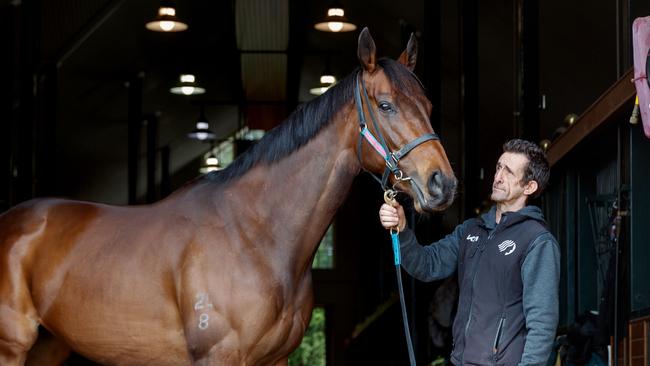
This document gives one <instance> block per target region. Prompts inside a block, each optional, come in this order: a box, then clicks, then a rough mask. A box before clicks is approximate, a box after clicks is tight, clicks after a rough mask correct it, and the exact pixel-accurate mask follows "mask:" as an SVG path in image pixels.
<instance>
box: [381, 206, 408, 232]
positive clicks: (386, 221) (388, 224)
mask: <svg viewBox="0 0 650 366" xmlns="http://www.w3.org/2000/svg"><path fill="white" fill-rule="evenodd" d="M379 221H381V225H382V226H383V227H385V228H386V229H391V228H395V227H396V226H397V227H398V230H399V231H402V230H404V228H405V227H406V218H405V216H404V209H403V208H402V206H401V205H400V204H399V203H397V202H395V206H391V205H389V204H387V203H384V204H383V205H381V208H380V209H379Z"/></svg>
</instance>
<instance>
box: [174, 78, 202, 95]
mask: <svg viewBox="0 0 650 366" xmlns="http://www.w3.org/2000/svg"><path fill="white" fill-rule="evenodd" d="M169 91H170V92H171V93H172V94H182V95H197V94H203V93H205V89H204V88H202V87H200V86H199V85H198V84H197V83H196V78H195V77H194V75H192V74H181V76H180V81H179V82H178V84H176V85H175V86H174V87H173V88H171V89H169Z"/></svg>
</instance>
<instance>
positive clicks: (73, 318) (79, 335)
mask: <svg viewBox="0 0 650 366" xmlns="http://www.w3.org/2000/svg"><path fill="white" fill-rule="evenodd" d="M175 313H177V311H176V309H174V308H173V307H170V306H167V305H164V306H161V304H160V303H157V304H155V303H152V304H151V306H149V307H141V306H132V305H127V306H124V304H120V303H112V304H110V305H102V304H98V303H95V302H93V301H89V302H86V301H62V302H60V303H58V304H57V305H55V306H54V308H53V309H52V311H51V312H50V314H48V316H46V317H44V318H43V319H42V323H43V325H45V326H46V327H47V328H48V329H49V330H50V331H51V332H53V333H54V334H56V335H57V336H59V337H60V338H62V339H63V340H64V341H65V342H66V343H67V344H68V345H70V346H71V347H72V349H73V350H75V351H76V352H78V353H80V354H81V355H83V356H85V357H87V358H89V359H92V360H94V361H96V362H99V363H101V364H106V365H190V364H191V363H190V359H189V356H188V353H187V346H186V342H185V338H184V335H183V329H182V328H181V327H179V325H178V323H177V322H176V321H175V317H174V316H170V314H175Z"/></svg>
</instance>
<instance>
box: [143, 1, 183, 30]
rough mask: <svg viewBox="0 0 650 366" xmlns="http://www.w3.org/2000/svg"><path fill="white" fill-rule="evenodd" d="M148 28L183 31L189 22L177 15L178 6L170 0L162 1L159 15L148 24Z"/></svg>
mask: <svg viewBox="0 0 650 366" xmlns="http://www.w3.org/2000/svg"><path fill="white" fill-rule="evenodd" d="M146 27H147V29H149V30H150V31H154V32H182V31H184V30H186V29H187V24H185V23H183V22H182V21H181V20H180V19H178V18H177V17H176V8H175V7H174V3H173V2H170V1H161V3H160V8H159V9H158V15H157V16H156V18H155V19H154V20H152V21H150V22H149V23H147V24H146Z"/></svg>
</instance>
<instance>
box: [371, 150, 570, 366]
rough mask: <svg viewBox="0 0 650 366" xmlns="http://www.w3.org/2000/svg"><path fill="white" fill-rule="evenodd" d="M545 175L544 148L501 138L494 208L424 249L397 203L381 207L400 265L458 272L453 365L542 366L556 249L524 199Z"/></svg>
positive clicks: (553, 314) (554, 290) (422, 275)
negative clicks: (396, 241) (395, 233)
mask: <svg viewBox="0 0 650 366" xmlns="http://www.w3.org/2000/svg"><path fill="white" fill-rule="evenodd" d="M548 177H549V165H548V161H547V160H546V156H545V154H544V152H543V150H542V149H540V148H539V147H538V146H537V145H535V144H534V143H531V142H529V141H524V140H519V139H514V140H510V141H508V142H506V143H505V144H504V145H503V154H502V155H501V157H500V158H499V161H498V162H497V166H496V172H495V174H494V182H493V183H492V195H491V199H492V201H493V202H494V203H495V205H494V206H493V207H492V208H491V209H490V211H489V212H487V213H486V214H483V215H482V216H481V217H480V218H474V219H469V220H467V221H465V222H463V223H462V224H461V225H459V226H457V227H456V229H455V230H454V231H453V232H452V233H451V234H449V235H447V236H446V237H445V238H443V239H441V240H440V241H438V242H436V243H432V244H430V245H428V246H421V245H419V244H418V242H417V240H416V238H415V236H414V234H413V232H412V231H411V230H409V229H408V228H406V220H405V218H404V210H403V209H402V207H401V206H400V205H399V204H396V205H395V206H394V207H393V206H390V205H387V204H384V205H383V206H382V207H381V209H380V210H379V217H380V220H381V223H382V225H383V226H384V227H385V228H392V227H395V226H397V227H398V228H399V231H400V241H401V253H402V266H403V267H404V269H405V270H406V271H407V272H408V273H410V274H411V275H412V276H413V277H415V278H417V279H419V280H422V281H433V280H437V279H441V278H445V277H448V276H450V275H451V274H452V273H454V271H456V270H458V284H459V298H458V310H457V313H456V318H455V320H454V325H453V329H452V330H453V339H454V348H453V351H452V353H451V362H452V363H453V364H454V365H495V364H496V365H544V364H545V363H546V361H547V359H548V356H549V354H550V351H551V347H552V344H553V340H554V337H555V331H556V327H557V323H558V284H559V278H560V251H559V247H558V244H557V241H556V240H555V238H554V237H553V235H552V234H551V233H549V232H548V230H547V229H546V226H545V222H544V217H543V215H542V212H541V210H540V209H539V208H538V207H535V206H527V205H526V204H527V201H528V199H529V198H534V197H537V196H538V195H539V194H541V192H542V191H543V190H544V188H545V186H546V183H547V182H548Z"/></svg>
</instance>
